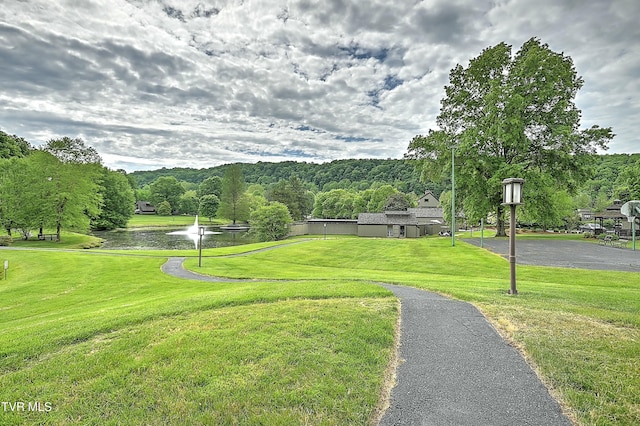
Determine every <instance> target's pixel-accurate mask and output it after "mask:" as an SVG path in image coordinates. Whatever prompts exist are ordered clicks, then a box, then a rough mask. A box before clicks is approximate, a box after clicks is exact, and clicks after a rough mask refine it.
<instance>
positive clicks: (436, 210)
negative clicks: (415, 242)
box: [407, 191, 445, 235]
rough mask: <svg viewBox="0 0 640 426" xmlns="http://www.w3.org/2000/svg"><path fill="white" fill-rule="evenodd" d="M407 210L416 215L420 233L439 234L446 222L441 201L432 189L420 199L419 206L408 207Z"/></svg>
mask: <svg viewBox="0 0 640 426" xmlns="http://www.w3.org/2000/svg"><path fill="white" fill-rule="evenodd" d="M407 211H408V212H410V213H413V214H414V215H415V216H416V219H417V220H418V227H419V228H420V235H434V234H437V233H438V232H440V230H441V229H442V226H443V225H444V224H445V221H444V214H443V212H442V207H440V201H438V199H437V198H436V197H435V195H433V193H432V192H431V191H427V192H425V193H424V195H423V196H422V197H420V198H419V199H418V207H416V208H410V209H407Z"/></svg>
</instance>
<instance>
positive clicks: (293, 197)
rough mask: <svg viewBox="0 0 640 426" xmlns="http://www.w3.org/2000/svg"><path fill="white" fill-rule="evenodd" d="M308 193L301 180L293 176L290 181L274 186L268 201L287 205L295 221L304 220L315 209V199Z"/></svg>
mask: <svg viewBox="0 0 640 426" xmlns="http://www.w3.org/2000/svg"><path fill="white" fill-rule="evenodd" d="M308 192H309V191H307V189H306V188H305V187H304V184H303V182H302V181H301V180H300V178H298V177H297V176H291V177H290V178H289V180H281V181H280V182H278V183H277V184H275V185H273V186H272V187H271V189H270V190H269V193H268V196H267V199H268V200H269V201H278V202H280V203H282V204H284V205H286V206H287V208H288V209H289V213H290V214H291V217H292V218H293V220H302V219H304V217H305V216H306V215H308V214H309V213H311V210H312V208H313V199H312V197H310V196H309V194H308Z"/></svg>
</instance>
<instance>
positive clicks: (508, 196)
mask: <svg viewBox="0 0 640 426" xmlns="http://www.w3.org/2000/svg"><path fill="white" fill-rule="evenodd" d="M522 185H524V179H520V178H509V179H505V180H503V181H502V189H503V196H504V198H503V203H502V205H503V206H506V205H508V206H510V207H511V217H510V218H509V219H510V220H509V266H510V269H511V289H510V290H509V294H518V290H517V289H516V206H517V205H519V204H522Z"/></svg>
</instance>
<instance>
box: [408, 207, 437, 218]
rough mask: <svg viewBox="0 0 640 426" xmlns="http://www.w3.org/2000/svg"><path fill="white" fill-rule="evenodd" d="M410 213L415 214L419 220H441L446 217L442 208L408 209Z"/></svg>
mask: <svg viewBox="0 0 640 426" xmlns="http://www.w3.org/2000/svg"><path fill="white" fill-rule="evenodd" d="M407 211H408V212H410V213H413V214H414V215H415V216H416V217H417V218H440V219H442V218H443V217H444V212H443V211H442V207H418V208H411V209H407Z"/></svg>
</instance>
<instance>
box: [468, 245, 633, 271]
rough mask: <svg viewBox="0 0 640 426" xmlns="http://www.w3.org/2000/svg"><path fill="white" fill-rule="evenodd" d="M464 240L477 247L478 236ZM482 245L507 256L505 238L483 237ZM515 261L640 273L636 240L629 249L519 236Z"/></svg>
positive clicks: (527, 263) (507, 250)
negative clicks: (633, 247) (634, 244)
mask: <svg viewBox="0 0 640 426" xmlns="http://www.w3.org/2000/svg"><path fill="white" fill-rule="evenodd" d="M464 241H466V242H468V243H471V244H474V245H477V246H480V238H467V239H464ZM629 246H631V243H629ZM484 248H485V249H488V250H490V251H492V252H494V253H497V254H499V255H500V256H503V257H505V258H506V259H508V258H509V240H508V238H495V237H491V238H485V239H484ZM516 263H517V264H519V265H540V266H558V267H561V268H581V269H600V270H606V271H626V272H640V241H636V251H633V250H631V249H630V248H626V249H623V248H616V247H609V246H602V245H599V244H596V243H592V242H586V241H567V240H550V239H540V240H534V239H521V240H516Z"/></svg>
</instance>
